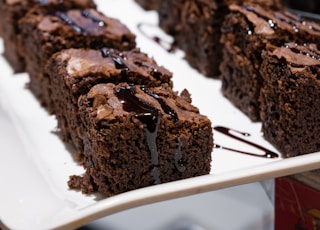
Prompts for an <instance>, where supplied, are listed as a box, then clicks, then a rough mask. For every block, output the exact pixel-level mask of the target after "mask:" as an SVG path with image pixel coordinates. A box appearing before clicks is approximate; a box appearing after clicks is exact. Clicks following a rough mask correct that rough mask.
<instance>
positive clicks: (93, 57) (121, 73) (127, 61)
mask: <svg viewBox="0 0 320 230" xmlns="http://www.w3.org/2000/svg"><path fill="white" fill-rule="evenodd" d="M45 72H46V74H47V76H48V77H49V78H50V82H51V85H50V89H51V92H52V94H51V97H50V98H51V100H52V102H50V104H53V105H54V108H53V113H54V114H55V115H56V117H57V120H58V128H59V129H60V131H61V134H62V137H63V139H64V141H66V142H67V143H70V144H71V145H72V146H74V147H75V150H76V152H77V153H79V154H80V155H79V156H81V155H82V153H83V141H82V132H81V127H80V126H79V124H80V123H81V121H80V118H79V112H78V104H77V103H78V98H79V96H80V95H82V94H85V93H87V92H88V91H89V90H90V88H91V87H92V86H94V85H96V84H98V83H115V84H118V83H120V82H127V83H129V84H138V85H145V86H148V87H152V86H160V85H162V84H167V85H169V86H170V87H172V82H171V77H172V73H171V72H170V71H168V70H167V69H165V68H164V67H162V66H159V65H157V63H156V62H155V61H154V59H152V58H150V57H148V55H147V54H145V53H142V52H140V50H139V49H134V50H131V51H123V52H120V51H118V50H115V49H108V48H103V49H101V50H91V49H66V50H62V51H60V52H58V53H56V54H54V55H53V56H52V57H51V58H50V60H49V61H48V63H47V66H46V70H45Z"/></svg>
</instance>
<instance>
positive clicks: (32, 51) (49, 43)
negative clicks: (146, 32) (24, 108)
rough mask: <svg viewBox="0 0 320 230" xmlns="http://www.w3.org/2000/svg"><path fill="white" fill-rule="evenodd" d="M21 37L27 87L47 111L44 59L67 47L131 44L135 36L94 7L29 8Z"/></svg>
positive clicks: (123, 47) (128, 46) (125, 47)
mask: <svg viewBox="0 0 320 230" xmlns="http://www.w3.org/2000/svg"><path fill="white" fill-rule="evenodd" d="M20 28H21V34H22V36H23V37H24V39H23V45H24V48H25V50H24V55H25V57H26V64H27V68H26V69H27V72H28V73H29V75H30V89H31V90H32V92H33V93H34V94H35V95H36V97H37V98H38V99H39V101H40V102H41V103H42V105H43V106H45V107H46V108H47V109H48V111H49V112H52V108H53V107H52V105H50V101H51V100H50V95H51V92H50V87H49V85H50V79H49V78H48V77H46V76H44V74H43V71H44V66H45V64H46V61H47V60H48V59H49V58H50V57H51V55H53V54H54V53H56V52H58V51H60V50H62V49H67V48H92V49H100V48H102V47H111V48H116V49H118V50H120V51H122V50H129V49H132V48H134V47H135V45H136V44H135V35H134V34H133V33H131V32H130V30H129V29H128V28H127V27H126V26H125V25H123V24H122V23H121V22H120V21H119V20H117V19H113V18H109V17H107V16H105V15H103V14H102V13H100V12H99V11H97V10H95V9H84V10H83V9H81V10H79V9H72V10H68V11H66V12H62V11H57V12H55V13H53V14H46V13H43V12H42V11H40V12H39V11H32V12H29V14H28V15H27V16H26V17H24V18H23V19H22V20H21V21H20Z"/></svg>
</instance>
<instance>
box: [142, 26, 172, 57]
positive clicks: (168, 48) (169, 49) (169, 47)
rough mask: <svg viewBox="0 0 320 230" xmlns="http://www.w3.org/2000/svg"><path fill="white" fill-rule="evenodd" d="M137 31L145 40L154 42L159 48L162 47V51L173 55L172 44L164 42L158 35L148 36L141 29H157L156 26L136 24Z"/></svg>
mask: <svg viewBox="0 0 320 230" xmlns="http://www.w3.org/2000/svg"><path fill="white" fill-rule="evenodd" d="M137 27H138V30H139V31H140V33H141V34H143V36H145V37H146V38H148V39H150V40H152V41H154V42H156V43H157V44H158V45H159V46H160V47H162V48H163V49H165V50H166V51H167V52H169V53H173V52H175V51H176V47H175V46H174V44H173V43H171V42H168V41H166V40H165V39H163V38H160V37H159V36H158V35H149V34H148V33H147V32H146V30H145V29H144V28H143V27H154V28H158V26H157V25H152V24H149V23H142V22H141V23H139V24H138V26H137Z"/></svg>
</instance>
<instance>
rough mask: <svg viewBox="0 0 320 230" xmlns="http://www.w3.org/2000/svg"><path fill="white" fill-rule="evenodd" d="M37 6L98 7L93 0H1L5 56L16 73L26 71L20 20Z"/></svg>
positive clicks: (0, 8) (1, 23)
mask: <svg viewBox="0 0 320 230" xmlns="http://www.w3.org/2000/svg"><path fill="white" fill-rule="evenodd" d="M36 6H38V7H40V8H43V9H47V10H50V11H54V10H66V9H72V8H94V7H96V5H95V4H94V2H93V0H71V1H59V0H46V1H36V0H6V1H5V0H2V1H0V36H2V37H3V39H4V56H5V58H6V59H7V61H8V62H9V63H10V65H11V66H12V68H13V70H14V72H16V73H19V72H23V71H25V61H24V57H23V55H22V54H21V51H20V48H21V47H20V41H19V40H20V39H22V38H23V37H21V36H20V30H19V26H18V22H19V19H21V18H22V17H24V16H25V15H26V14H27V12H28V11H29V10H30V9H31V8H33V7H36Z"/></svg>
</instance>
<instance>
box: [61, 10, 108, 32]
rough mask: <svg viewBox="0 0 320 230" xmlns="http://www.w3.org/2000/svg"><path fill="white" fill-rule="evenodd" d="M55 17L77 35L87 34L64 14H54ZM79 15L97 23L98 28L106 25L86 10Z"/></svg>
mask: <svg viewBox="0 0 320 230" xmlns="http://www.w3.org/2000/svg"><path fill="white" fill-rule="evenodd" d="M55 15H56V16H57V17H58V18H60V19H61V20H62V21H64V22H66V23H67V24H68V25H69V26H70V27H71V28H73V29H74V30H75V31H77V32H78V33H87V32H88V31H87V30H86V29H85V28H83V27H81V26H80V25H78V24H77V23H75V22H74V21H73V20H72V19H71V18H70V17H69V16H68V15H67V13H65V12H56V13H55ZM81 15H82V16H83V17H85V18H88V19H90V20H92V21H93V22H95V23H97V25H98V26H99V27H103V26H106V23H105V22H104V21H103V20H101V19H100V18H98V17H96V16H94V15H92V14H90V12H89V11H87V10H81Z"/></svg>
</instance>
